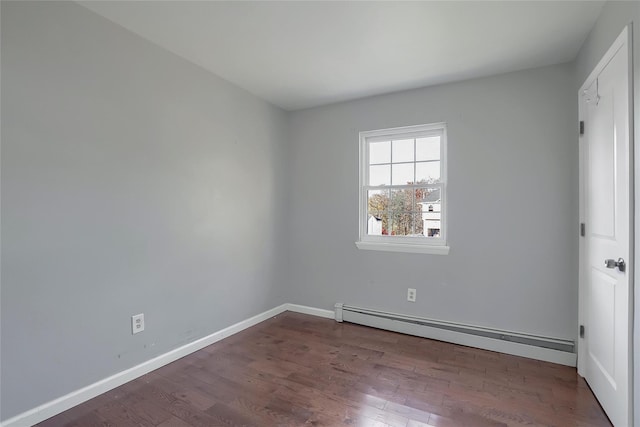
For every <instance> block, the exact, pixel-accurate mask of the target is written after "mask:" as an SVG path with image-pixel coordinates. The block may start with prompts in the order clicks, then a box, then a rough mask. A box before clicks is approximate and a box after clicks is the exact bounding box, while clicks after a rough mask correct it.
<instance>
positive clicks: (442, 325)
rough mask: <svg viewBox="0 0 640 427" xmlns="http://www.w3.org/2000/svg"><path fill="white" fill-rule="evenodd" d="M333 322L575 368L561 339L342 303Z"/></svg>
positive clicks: (569, 345)
mask: <svg viewBox="0 0 640 427" xmlns="http://www.w3.org/2000/svg"><path fill="white" fill-rule="evenodd" d="M335 319H336V321H338V322H349V323H356V324H360V325H365V326H371V327H374V328H379V329H385V330H390V331H394V332H400V333H404V334H409V335H415V336H419V337H424V338H431V339H436V340H440V341H446V342H451V343H455V344H461V345H466V346H470V347H478V348H483V349H486V350H492V351H498V352H501V353H507V354H514V355H517V356H523V357H529V358H533V359H539V360H544V361H548V362H554V363H560V364H563V365H568V366H576V354H575V343H574V341H570V340H565V339H559V338H551V337H543V336H538V335H531V334H526V333H520V332H513V331H505V330H499V329H492V328H485V327H480V326H473V325H466V324H462V323H455V322H448V321H442V320H435V319H429V318H424V317H418V316H410V315H406V314H398V313H391V312H387V311H382V310H376V309H371V308H364V307H356V306H352V305H347V304H343V303H337V304H336V305H335Z"/></svg>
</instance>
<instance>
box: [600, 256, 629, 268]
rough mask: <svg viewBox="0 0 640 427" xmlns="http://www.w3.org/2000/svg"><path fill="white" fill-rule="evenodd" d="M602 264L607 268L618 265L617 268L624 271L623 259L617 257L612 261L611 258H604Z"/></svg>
mask: <svg viewBox="0 0 640 427" xmlns="http://www.w3.org/2000/svg"><path fill="white" fill-rule="evenodd" d="M604 265H605V266H606V267H607V268H616V267H618V270H620V271H624V268H625V264H624V260H623V259H622V258H618V261H614V260H612V259H605V260H604Z"/></svg>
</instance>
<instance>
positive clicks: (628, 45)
mask: <svg viewBox="0 0 640 427" xmlns="http://www.w3.org/2000/svg"><path fill="white" fill-rule="evenodd" d="M631 37H632V31H631V24H629V25H627V26H625V27H624V29H623V30H622V32H621V33H620V35H619V36H618V37H617V38H616V40H615V41H614V42H613V44H612V45H611V46H610V47H609V49H607V52H606V53H605V54H604V56H603V57H602V58H601V59H600V61H599V62H598V64H597V65H596V66H595V67H594V69H593V70H592V71H591V73H590V74H589V77H587V79H586V80H585V81H584V83H583V84H582V86H581V87H580V90H579V91H578V120H579V121H580V122H582V121H583V120H584V114H585V111H584V107H585V106H584V105H583V101H582V95H583V93H584V92H585V90H586V89H587V88H589V87H590V86H591V84H592V83H593V82H594V80H595V79H596V78H597V77H598V76H599V75H600V73H601V72H602V71H603V70H604V68H605V67H606V66H607V65H608V64H609V62H610V61H611V59H612V58H613V57H614V55H615V54H616V53H617V52H618V51H619V50H620V49H626V51H627V58H628V67H629V68H628V70H627V79H628V84H627V89H628V92H629V93H628V103H629V106H628V114H629V118H628V123H629V130H628V131H629V160H628V161H629V236H630V238H629V260H628V261H627V272H628V273H627V274H628V278H629V336H628V339H629V346H628V348H629V355H628V356H629V367H628V369H629V371H628V372H629V375H630V377H631V378H630V381H629V403H628V407H629V420H630V421H631V425H633V416H634V414H633V412H634V411H633V402H634V370H633V360H634V359H633V356H634V355H633V347H634V342H633V323H634V282H635V281H634V270H635V268H634V267H635V252H634V242H635V233H634V211H635V207H634V204H635V203H634V134H633V129H634V122H633V114H634V113H633V100H634V97H633V51H632V38H631ZM587 138H588V135H587V136H586V138H583V137H582V136H581V135H580V136H579V137H578V146H579V181H578V188H579V190H578V191H579V222H580V223H584V222H585V200H584V199H585V182H586V177H585V167H586V161H587V158H586V155H587V150H586V147H585V144H586V142H587ZM588 226H589V225H588V224H587V227H588ZM578 229H580V228H578ZM578 236H579V237H578V248H579V257H578V260H579V261H578V262H579V266H578V325H584V324H585V323H584V321H585V316H586V310H587V305H586V304H587V302H586V298H585V290H586V286H587V272H586V266H587V259H586V255H587V254H586V239H585V238H584V237H582V236H581V234H580V233H578ZM577 342H578V364H577V365H578V366H577V368H578V374H579V375H580V376H582V377H584V376H585V373H586V372H585V359H586V342H585V340H584V339H583V338H580V337H579V336H578V340H577Z"/></svg>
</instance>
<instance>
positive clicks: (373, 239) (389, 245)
mask: <svg viewBox="0 0 640 427" xmlns="http://www.w3.org/2000/svg"><path fill="white" fill-rule="evenodd" d="M434 135H440V136H441V140H440V141H441V143H440V182H438V183H432V184H426V185H420V186H428V187H438V188H440V195H441V196H440V197H441V200H440V204H441V205H440V206H441V217H440V237H439V238H434V237H426V236H425V237H417V236H388V235H385V236H371V235H368V234H367V221H368V217H367V216H368V215H367V213H368V197H367V195H368V190H370V189H375V188H380V187H377V186H369V185H368V182H369V143H371V142H378V141H388V140H392V139H395V140H400V139H408V138H418V137H425V136H427V137H428V136H434ZM359 158H360V173H359V174H358V175H359V212H358V223H359V230H360V237H359V240H358V241H357V242H356V246H357V247H358V249H364V250H376V251H389V252H412V253H425V254H436V255H447V254H448V253H449V246H447V214H448V209H447V203H446V201H447V197H446V196H447V194H446V193H447V191H446V182H447V125H446V123H444V122H442V123H432V124H425V125H416V126H403V127H397V128H390V129H379V130H372V131H364V132H360V155H359ZM411 187H413V185H388V186H384V188H389V189H402V188H411Z"/></svg>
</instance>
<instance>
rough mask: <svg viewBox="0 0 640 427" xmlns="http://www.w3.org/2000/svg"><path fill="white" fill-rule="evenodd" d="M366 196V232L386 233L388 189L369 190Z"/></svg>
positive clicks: (372, 234)
mask: <svg viewBox="0 0 640 427" xmlns="http://www.w3.org/2000/svg"><path fill="white" fill-rule="evenodd" d="M367 196H368V197H367V212H368V215H367V234H369V235H370V236H380V235H385V234H388V233H387V230H388V216H389V215H388V213H389V190H369V192H368V195H367Z"/></svg>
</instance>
